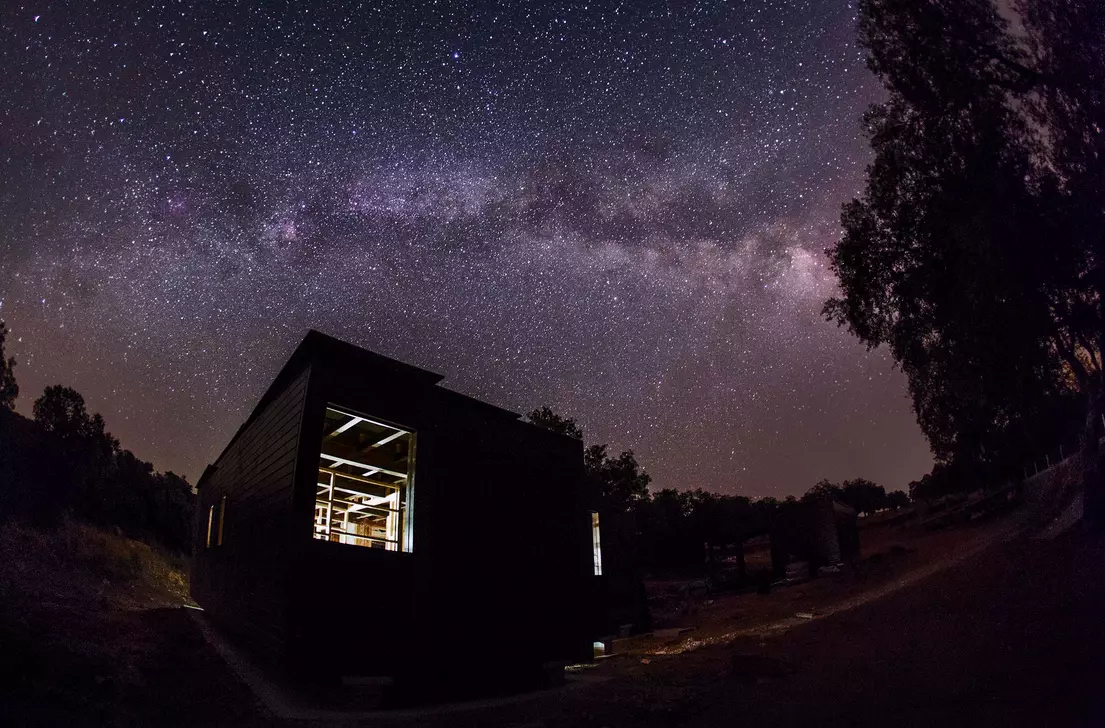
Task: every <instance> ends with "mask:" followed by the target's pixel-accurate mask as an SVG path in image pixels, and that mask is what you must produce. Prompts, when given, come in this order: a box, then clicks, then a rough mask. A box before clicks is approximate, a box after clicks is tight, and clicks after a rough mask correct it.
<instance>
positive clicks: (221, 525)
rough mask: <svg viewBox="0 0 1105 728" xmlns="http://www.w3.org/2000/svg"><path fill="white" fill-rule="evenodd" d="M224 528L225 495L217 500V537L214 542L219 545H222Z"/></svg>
mask: <svg viewBox="0 0 1105 728" xmlns="http://www.w3.org/2000/svg"><path fill="white" fill-rule="evenodd" d="M225 530H226V496H225V495H224V496H223V497H222V500H220V501H219V539H218V541H217V542H216V543H217V544H218V545H219V546H222V545H223V531H225Z"/></svg>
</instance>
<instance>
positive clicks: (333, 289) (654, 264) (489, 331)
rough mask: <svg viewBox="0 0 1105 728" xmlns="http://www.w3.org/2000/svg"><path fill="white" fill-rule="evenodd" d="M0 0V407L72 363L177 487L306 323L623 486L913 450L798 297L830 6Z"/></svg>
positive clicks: (851, 134)
mask: <svg viewBox="0 0 1105 728" xmlns="http://www.w3.org/2000/svg"><path fill="white" fill-rule="evenodd" d="M2 12H3V15H2V16H0V17H2V27H0V67H2V68H3V69H4V72H3V73H2V74H0V98H3V99H4V100H5V103H4V104H2V105H0V171H2V174H3V177H2V178H0V256H2V258H0V317H3V318H4V319H6V320H7V322H8V325H9V327H10V328H11V329H12V331H13V338H14V340H12V341H11V342H10V347H9V349H10V353H12V354H14V355H15V356H16V357H17V359H18V360H19V362H20V363H19V366H18V368H17V370H16V371H17V375H18V377H19V381H20V384H21V386H22V389H23V394H22V396H21V399H20V402H19V409H20V410H21V411H24V412H28V411H29V410H30V404H31V402H32V401H33V399H34V397H36V396H38V394H39V393H40V392H41V389H42V388H43V387H44V386H45V385H47V384H52V383H64V384H69V385H72V386H74V387H76V388H77V389H78V390H79V391H81V392H82V393H83V394H84V395H85V397H86V399H87V400H88V402H89V405H90V408H92V409H95V410H98V411H100V412H102V413H103V414H104V417H105V418H106V420H107V423H108V427H109V429H111V430H112V432H113V433H114V434H116V435H117V436H118V437H119V438H120V439H121V440H122V441H123V444H124V445H125V446H127V447H129V448H130V449H132V450H134V451H135V452H136V453H137V454H138V455H139V456H141V457H144V458H147V459H151V460H152V461H153V462H154V464H155V465H156V466H157V467H158V468H160V469H174V470H177V471H183V472H185V473H186V474H188V475H189V476H191V477H193V478H194V477H195V476H197V475H198V474H199V472H200V470H201V469H202V467H203V465H204V464H205V463H207V462H208V461H210V460H212V459H213V458H214V456H215V455H216V454H217V453H218V451H219V449H220V448H221V447H222V445H223V444H225V442H226V440H227V439H228V438H229V437H230V435H231V434H232V433H233V431H234V429H235V428H236V427H237V425H238V424H240V422H241V420H242V419H243V418H244V417H245V416H246V414H247V413H248V412H249V410H250V408H251V407H252V406H253V404H254V403H255V402H256V400H257V398H258V397H259V396H260V394H261V393H262V392H263V391H264V389H265V387H266V386H267V385H268V383H269V382H270V381H271V378H272V377H273V376H274V374H275V372H276V371H277V369H278V368H279V366H280V365H281V364H282V362H283V360H284V359H285V358H286V357H287V355H288V354H289V353H290V351H291V349H292V348H293V347H294V345H295V344H296V342H298V340H299V339H300V338H301V337H302V336H303V334H304V332H305V331H306V330H307V329H308V328H317V329H320V330H322V331H325V332H327V333H331V334H333V335H336V336H339V337H341V338H345V339H347V340H349V341H352V342H354V343H357V344H359V345H362V346H365V347H368V348H369V349H372V350H375V351H378V352H380V353H383V354H386V355H389V356H393V357H396V358H398V359H401V360H404V361H408V362H410V363H413V364H416V365H419V366H423V367H426V368H429V369H431V370H434V371H437V372H439V373H441V374H444V375H445V376H446V384H447V385H448V386H450V387H452V388H454V389H458V390H460V391H463V392H465V393H467V394H471V395H473V396H476V397H480V398H482V399H486V400H488V401H490V402H493V403H495V404H498V405H500V406H504V407H507V408H511V409H514V410H517V411H528V410H530V409H532V408H534V407H536V406H540V405H544V404H548V405H550V406H552V407H553V408H554V409H557V410H559V411H561V412H563V413H565V414H569V415H573V416H575V417H577V419H578V420H579V421H580V422H581V424H582V426H583V427H584V429H585V431H586V433H587V435H588V440H593V441H603V442H609V443H610V444H611V446H612V447H614V448H616V449H621V448H628V447H632V448H633V449H634V450H635V451H636V452H637V453H638V456H639V458H640V460H641V461H642V462H643V464H644V465H645V466H646V467H647V468H648V470H649V471H650V472H651V473H652V475H653V476H654V480H655V486H656V487H668V486H671V487H678V488H693V487H703V488H708V489H712V490H716V491H722V492H729V493H743V494H746V495H768V494H772V495H782V494H786V493H794V492H801V491H803V490H805V489H806V488H808V487H809V486H810V485H812V484H813V482H815V481H816V480H817V479H819V478H821V477H828V478H832V479H837V478H848V477H867V478H871V479H874V480H877V481H879V482H881V483H883V484H885V485H887V486H890V487H904V486H905V485H906V483H907V482H908V481H909V480H910V479H912V478H916V477H919V476H920V475H921V474H923V473H924V472H925V471H926V470H927V468H928V466H929V465H930V464H931V461H930V459H929V456H928V452H927V448H926V446H925V444H924V442H923V440H922V439H921V436H920V434H919V432H918V430H917V427H916V425H915V424H914V422H913V417H912V415H911V413H910V411H909V403H908V400H907V398H906V392H905V384H904V378H903V377H902V376H901V375H900V373H898V372H896V371H894V370H893V368H892V366H891V363H890V361H889V359H888V357H887V355H886V354H885V353H883V352H879V351H875V352H867V351H865V350H864V348H863V347H862V346H861V345H859V344H858V343H857V342H856V341H855V340H854V339H852V338H851V337H849V335H848V334H847V333H846V332H845V331H843V330H840V329H837V328H836V327H835V326H833V325H832V324H829V323H826V322H824V321H823V320H822V319H821V318H820V316H819V310H820V307H821V304H822V302H823V300H824V299H825V298H826V297H827V296H829V295H831V294H832V293H833V290H834V282H833V279H832V276H831V274H830V273H829V271H828V270H827V268H826V260H825V256H824V253H823V251H824V249H825V248H826V247H827V246H829V245H831V244H832V242H833V241H834V240H835V239H836V238H837V236H838V235H839V227H838V216H839V209H840V203H841V202H842V201H844V200H846V199H849V198H850V197H852V196H854V195H855V194H856V193H857V191H858V190H859V189H861V187H862V184H863V170H864V165H865V164H866V163H867V160H868V158H869V153H868V151H867V149H866V145H865V141H864V139H863V137H862V134H861V131H860V128H859V117H860V115H861V114H862V112H863V110H864V108H865V107H866V105H867V104H869V103H871V102H872V101H875V100H877V99H878V96H879V91H878V87H877V84H876V82H875V80H874V79H873V77H871V76H870V74H869V73H868V72H867V71H866V70H865V68H864V64H863V58H862V52H861V50H860V49H858V48H857V47H856V45H855V43H854V27H855V9H854V7H852V5H851V4H849V3H846V2H835V1H833V2H831V1H830V0H810V1H809V2H780V1H772V0H750V1H749V2H739V3H720V2H719V3H707V2H700V3H691V2H686V3H683V2H678V3H677V2H671V3H646V2H624V3H616V4H610V3H597V2H593V3H588V4H584V3H570V4H568V3H565V4H537V3H533V4H529V3H503V4H501V5H491V4H486V3H470V4H465V3H447V2H437V3H426V4H416V3H408V2H398V3H366V4H363V5H352V6H349V7H344V8H339V7H338V6H337V4H336V3H328V4H327V7H325V8H314V7H312V6H311V4H309V3H294V4H292V5H290V6H289V7H284V8H276V6H274V5H268V6H266V9H264V10H257V9H254V8H251V7H249V6H247V5H246V4H239V3H231V2H221V1H220V2H218V3H210V4H208V5H196V4H193V3H164V4H160V5H158V6H157V7H148V6H146V5H144V4H134V5H133V6H128V5H126V4H121V3H119V4H105V3H94V2H87V3H86V2H81V3H73V4H72V6H71V7H68V8H64V7H62V6H61V5H60V4H57V3H50V4H44V5H43V6H32V5H26V6H23V7H21V8H20V7H17V8H12V9H8V10H5V11H2Z"/></svg>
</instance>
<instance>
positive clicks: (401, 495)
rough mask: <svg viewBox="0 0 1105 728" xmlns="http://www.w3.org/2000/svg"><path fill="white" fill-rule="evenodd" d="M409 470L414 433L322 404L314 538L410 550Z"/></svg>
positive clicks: (388, 548)
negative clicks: (324, 418) (323, 410)
mask: <svg viewBox="0 0 1105 728" xmlns="http://www.w3.org/2000/svg"><path fill="white" fill-rule="evenodd" d="M413 471H414V433H413V432H409V431H407V430H404V429H401V428H399V427H396V426H394V425H388V424H384V423H383V422H379V421H378V420H375V419H372V418H371V417H367V416H365V415H360V414H356V413H354V412H349V411H347V410H345V409H342V408H339V407H336V406H334V405H330V406H327V408H326V421H325V423H324V424H323V431H322V448H321V452H320V453H319V463H318V486H317V489H316V491H315V531H314V536H315V538H317V539H321V540H323V541H336V542H338V543H345V544H351V545H353V546H368V547H370V548H378V549H387V550H388V551H410V550H411V549H412V545H413V544H412V535H413V530H412V529H411V519H410V511H411V509H410V500H411V494H412V489H411V479H412V475H413Z"/></svg>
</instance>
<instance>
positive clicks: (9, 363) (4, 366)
mask: <svg viewBox="0 0 1105 728" xmlns="http://www.w3.org/2000/svg"><path fill="white" fill-rule="evenodd" d="M9 333H10V332H9V331H8V327H7V326H6V325H5V324H4V321H3V320H2V319H0V407H4V408H6V409H15V400H16V398H17V397H18V396H19V384H18V383H17V382H16V381H15V357H14V356H11V357H7V358H4V342H5V340H6V339H7V338H8V334H9Z"/></svg>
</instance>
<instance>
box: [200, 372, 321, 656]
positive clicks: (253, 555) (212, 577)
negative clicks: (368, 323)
mask: <svg viewBox="0 0 1105 728" xmlns="http://www.w3.org/2000/svg"><path fill="white" fill-rule="evenodd" d="M309 376H310V370H309V369H305V370H304V371H303V372H301V373H300V374H299V375H298V376H296V377H295V378H294V379H292V380H291V381H290V382H289V383H288V385H287V386H286V387H285V388H284V389H283V391H281V392H280V393H279V394H277V395H276V396H275V398H273V400H272V401H271V402H270V403H269V404H268V405H267V406H265V407H264V409H263V410H262V411H261V412H260V413H259V414H258V416H257V417H256V418H255V419H254V420H253V422H251V423H250V424H249V425H248V426H247V427H246V428H245V429H244V430H242V431H241V432H240V433H239V434H238V436H237V437H236V439H235V440H234V441H233V442H232V443H231V445H230V446H229V447H228V448H227V450H226V451H225V452H224V453H223V454H222V456H220V458H219V459H218V461H216V462H215V464H214V466H213V469H212V470H211V471H209V472H208V473H207V474H205V478H204V479H201V482H200V486H199V488H198V490H199V497H198V507H197V514H196V516H197V517H196V529H195V537H194V541H193V552H192V553H193V557H192V581H191V590H192V596H193V598H194V599H195V600H196V601H197V602H198V603H199V604H200V605H201V606H202V607H203V608H204V609H205V610H206V611H207V612H208V613H209V614H210V615H211V617H212V618H213V619H214V620H216V621H217V622H219V623H220V624H221V625H223V626H224V627H225V628H227V629H229V630H230V631H232V632H236V633H239V634H241V635H242V636H244V637H246V638H247V639H248V640H249V641H250V642H251V643H252V644H253V645H254V646H256V647H257V648H259V649H261V650H262V651H264V652H267V653H270V654H272V655H277V656H279V655H282V654H283V652H284V647H285V638H286V630H287V621H286V618H287V590H288V581H287V564H288V559H289V558H290V556H291V554H290V553H289V539H288V533H289V531H290V529H291V527H292V525H293V520H294V519H293V518H292V495H293V486H294V483H295V472H296V464H297V459H298V453H299V444H300V433H301V424H302V421H303V413H304V403H305V395H306V390H307V382H308V379H309ZM224 496H225V497H226V508H225V520H224V521H223V523H222V544H221V545H219V544H217V543H213V544H212V546H211V547H210V548H208V547H207V521H208V513H209V509H210V508H211V507H212V506H213V507H214V508H215V514H216V518H215V521H216V524H215V531H216V534H215V536H214V540H215V541H216V542H217V538H218V536H217V531H218V528H219V524H218V520H219V515H220V511H221V503H222V500H223V497H224ZM308 528H309V524H308Z"/></svg>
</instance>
